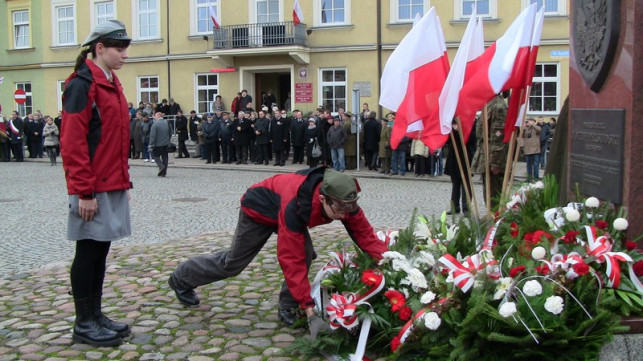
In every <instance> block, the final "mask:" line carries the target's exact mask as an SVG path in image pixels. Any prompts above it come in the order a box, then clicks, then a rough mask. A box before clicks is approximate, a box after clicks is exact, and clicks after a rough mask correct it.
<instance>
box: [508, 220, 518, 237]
mask: <svg viewBox="0 0 643 361" xmlns="http://www.w3.org/2000/svg"><path fill="white" fill-rule="evenodd" d="M509 233H510V234H511V236H512V237H513V238H516V237H518V234H519V233H520V228H518V224H517V223H516V222H511V230H510V232H509Z"/></svg>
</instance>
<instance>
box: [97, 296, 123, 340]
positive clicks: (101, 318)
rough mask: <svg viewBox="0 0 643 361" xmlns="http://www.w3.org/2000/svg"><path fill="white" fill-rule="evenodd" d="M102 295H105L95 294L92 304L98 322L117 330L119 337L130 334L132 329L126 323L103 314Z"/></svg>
mask: <svg viewBox="0 0 643 361" xmlns="http://www.w3.org/2000/svg"><path fill="white" fill-rule="evenodd" d="M102 296H103V295H102V294H100V293H98V294H95V295H94V296H93V301H94V302H93V304H92V309H93V310H94V317H96V320H97V321H98V324H99V325H101V326H103V327H105V328H107V329H110V330H112V331H116V333H117V334H118V337H121V338H123V337H127V336H129V334H130V333H131V332H132V331H131V330H130V328H129V326H128V325H127V324H126V323H120V322H114V321H112V320H110V319H109V318H107V316H105V315H103V311H102V306H101V303H102V302H101V301H102Z"/></svg>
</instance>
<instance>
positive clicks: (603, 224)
mask: <svg viewBox="0 0 643 361" xmlns="http://www.w3.org/2000/svg"><path fill="white" fill-rule="evenodd" d="M594 224H595V225H596V228H599V229H606V228H607V222H605V221H604V220H602V219H597V220H596V222H595V223H594Z"/></svg>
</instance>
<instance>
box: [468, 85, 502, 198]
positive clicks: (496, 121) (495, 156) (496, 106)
mask: <svg viewBox="0 0 643 361" xmlns="http://www.w3.org/2000/svg"><path fill="white" fill-rule="evenodd" d="M505 98H506V96H504V95H503V94H498V95H497V96H495V97H494V98H493V99H491V101H490V102H489V104H487V114H488V123H489V134H488V135H489V168H490V177H489V179H490V184H489V185H490V189H491V209H492V210H493V209H495V208H496V207H497V206H498V200H499V198H500V194H501V193H502V182H503V179H504V172H505V165H506V162H507V153H508V151H509V144H508V143H504V141H503V140H504V137H505V119H506V118H507V101H506V100H505ZM483 129H484V128H483V124H482V121H479V122H477V125H476V136H477V140H478V145H477V149H476V153H475V155H474V156H473V162H472V164H471V168H472V169H473V171H474V172H476V173H481V174H482V184H483V187H482V189H483V191H484V195H485V197H484V199H485V202H486V199H487V196H486V191H487V187H486V185H485V182H486V177H485V171H486V163H485V154H484V138H483Z"/></svg>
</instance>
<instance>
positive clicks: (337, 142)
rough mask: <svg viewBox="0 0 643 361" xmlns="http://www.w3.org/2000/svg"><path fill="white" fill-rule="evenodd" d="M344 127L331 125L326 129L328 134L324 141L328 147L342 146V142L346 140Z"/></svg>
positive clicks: (336, 147)
mask: <svg viewBox="0 0 643 361" xmlns="http://www.w3.org/2000/svg"><path fill="white" fill-rule="evenodd" d="M347 136H348V135H347V134H346V129H344V127H342V126H341V124H340V125H338V126H332V127H330V129H328V134H327V135H326V142H327V143H328V147H329V148H330V149H338V148H344V142H345V141H346V137H347Z"/></svg>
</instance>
